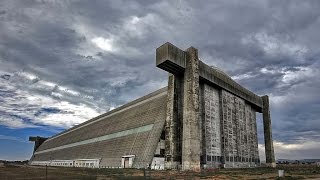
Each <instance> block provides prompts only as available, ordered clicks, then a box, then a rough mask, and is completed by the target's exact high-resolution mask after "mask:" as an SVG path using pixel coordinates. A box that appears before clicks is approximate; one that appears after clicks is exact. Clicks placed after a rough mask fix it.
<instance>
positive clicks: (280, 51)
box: [241, 32, 309, 61]
mask: <svg viewBox="0 0 320 180" xmlns="http://www.w3.org/2000/svg"><path fill="white" fill-rule="evenodd" d="M241 42H242V43H243V44H254V45H258V46H260V47H261V48H262V49H263V50H264V52H265V53H266V54H267V55H269V56H279V55H287V56H290V57H292V58H294V59H297V60H299V61H301V60H304V56H305V55H306V54H307V53H308V51H309V49H308V48H307V47H306V46H303V45H300V44H297V43H294V42H290V41H289V40H286V39H285V40H283V39H280V38H277V37H275V36H272V35H269V34H267V33H265V32H259V33H255V34H251V35H249V36H246V37H244V38H242V39H241Z"/></svg>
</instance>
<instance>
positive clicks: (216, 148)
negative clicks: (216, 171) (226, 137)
mask: <svg viewBox="0 0 320 180" xmlns="http://www.w3.org/2000/svg"><path fill="white" fill-rule="evenodd" d="M219 99H220V97H219V90H217V89H215V88H213V87H211V86H208V85H206V84H205V85H204V99H203V100H204V111H205V115H204V117H203V118H204V124H203V127H202V128H203V129H204V130H205V139H204V141H205V147H204V148H205V152H206V153H205V157H206V166H205V167H218V166H219V165H220V164H221V152H222V145H221V131H220V128H221V127H220V124H221V120H220V109H221V106H220V102H219Z"/></svg>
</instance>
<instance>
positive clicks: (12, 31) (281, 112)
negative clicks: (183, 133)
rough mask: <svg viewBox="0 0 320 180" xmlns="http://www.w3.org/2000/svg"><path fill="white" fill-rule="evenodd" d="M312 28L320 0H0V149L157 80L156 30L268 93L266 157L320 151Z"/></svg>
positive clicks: (318, 28)
mask: <svg viewBox="0 0 320 180" xmlns="http://www.w3.org/2000/svg"><path fill="white" fill-rule="evenodd" d="M319 32H320V2H319V1H298V0H297V1H285V0H280V1H278V0H277V1H276V0H274V1H263V0H261V1H256V0H245V1H232V0H231V1H224V0H221V1H218V0H214V1H211V0H210V1H207V2H206V1H201V2H200V3H199V1H196V0H194V1H178V0H176V1H162V0H157V1H149V0H145V1H132V0H130V1H121V0H114V1H111V0H110V1H106V0H100V1H93V0H90V1H85V0H82V1H80V0H79V1H77V0H73V1H60V0H59V1H54V0H47V1H46V0H20V1H18V0H1V2H0V147H1V148H0V159H8V160H15V159H19V160H24V159H29V158H30V157H31V154H32V150H33V144H32V143H31V142H28V141H27V140H28V136H30V135H40V136H51V135H54V134H56V133H58V132H60V131H62V130H64V129H67V128H70V127H72V126H74V125H76V124H79V123H82V122H84V121H86V120H88V119H90V118H92V117H95V116H97V115H99V114H101V113H103V112H106V111H109V110H110V109H113V108H116V107H118V106H120V105H122V104H124V103H126V102H129V101H131V100H133V99H136V98H138V97H140V96H143V95H145V94H147V93H150V92H152V91H154V90H157V89H159V88H161V87H164V86H166V82H167V74H166V72H164V71H162V70H160V69H158V68H156V67H155V49H156V48H157V47H159V46H160V45H162V44H163V43H165V42H167V41H169V42H171V43H173V44H175V45H176V46H178V47H180V48H181V49H187V48H188V47H190V46H194V47H196V48H197V49H199V56H200V58H201V59H202V60H203V61H204V62H205V63H207V64H209V65H215V66H218V67H220V68H221V69H223V70H225V71H226V73H228V74H229V75H230V76H232V77H233V78H234V79H236V80H237V81H238V82H239V83H240V84H242V85H244V86H245V87H247V88H248V89H250V90H252V91H254V92H256V93H257V94H259V95H264V94H268V95H269V96H270V101H271V113H272V126H273V137H274V146H275V152H276V158H290V159H296V158H297V159H301V158H320V119H319V117H320V97H319V92H320V78H319V77H320V34H319ZM257 115H258V116H257V117H258V120H257V121H258V130H259V144H260V150H261V151H260V155H261V157H262V158H263V157H264V155H263V153H264V152H263V131H262V118H261V115H260V114H257Z"/></svg>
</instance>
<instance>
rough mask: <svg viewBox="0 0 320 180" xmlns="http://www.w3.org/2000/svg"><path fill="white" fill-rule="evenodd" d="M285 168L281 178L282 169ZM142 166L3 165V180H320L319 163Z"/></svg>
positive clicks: (1, 173) (0, 172)
mask: <svg viewBox="0 0 320 180" xmlns="http://www.w3.org/2000/svg"><path fill="white" fill-rule="evenodd" d="M279 169H283V170H284V171H285V177H284V178H278V170H279ZM46 171H47V174H46ZM147 175H148V176H149V177H145V176H144V170H140V169H86V168H64V167H48V168H47V170H46V167H39V166H4V167H0V179H1V180H13V179H50V180H55V179H75V180H76V179H77V180H78V179H79V180H81V179H97V180H104V179H235V180H236V179H320V168H319V167H316V166H311V165H308V166H278V167H277V168H250V169H212V170H205V171H202V172H201V173H194V172H185V171H173V170H170V171H169V170H167V171H147Z"/></svg>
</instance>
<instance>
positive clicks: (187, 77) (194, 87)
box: [182, 47, 201, 171]
mask: <svg viewBox="0 0 320 180" xmlns="http://www.w3.org/2000/svg"><path fill="white" fill-rule="evenodd" d="M183 99H184V101H183V102H184V103H183V135H182V137H183V139H182V169H183V170H193V171H200V151H201V150H200V137H199V136H200V127H199V126H200V122H199V121H200V120H199V58H198V50H197V49H195V48H193V47H190V48H189V49H187V51H186V69H185V72H184V91H183Z"/></svg>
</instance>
